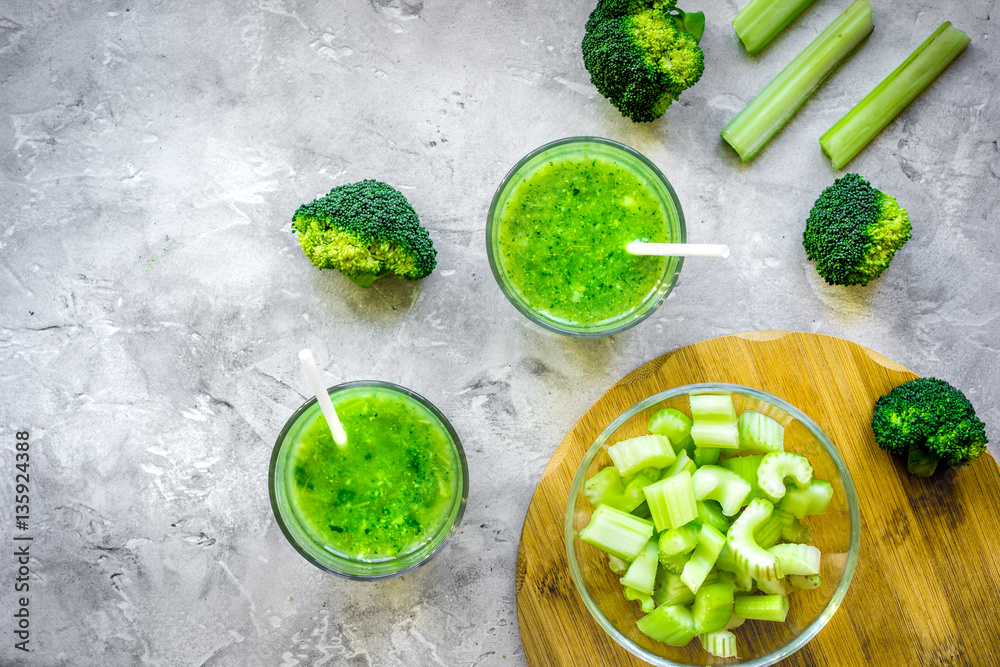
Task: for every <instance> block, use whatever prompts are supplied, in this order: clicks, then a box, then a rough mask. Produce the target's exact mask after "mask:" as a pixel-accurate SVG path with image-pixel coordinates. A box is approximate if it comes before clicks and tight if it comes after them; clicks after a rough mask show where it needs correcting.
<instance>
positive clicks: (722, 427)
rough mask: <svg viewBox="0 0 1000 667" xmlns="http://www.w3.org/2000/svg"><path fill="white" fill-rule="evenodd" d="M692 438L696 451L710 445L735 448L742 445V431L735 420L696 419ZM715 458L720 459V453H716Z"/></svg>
mask: <svg viewBox="0 0 1000 667" xmlns="http://www.w3.org/2000/svg"><path fill="white" fill-rule="evenodd" d="M691 439H692V440H693V441H694V444H695V452H696V453H697V451H698V450H699V449H707V448H709V447H712V448H716V449H734V450H735V449H738V448H739V446H740V432H739V430H738V429H737V427H736V421H735V420H734V421H732V422H710V421H696V422H695V423H694V425H693V426H692V427H691ZM715 460H716V461H718V460H719V459H718V455H716V457H715ZM696 461H697V459H696ZM713 463H714V461H713Z"/></svg>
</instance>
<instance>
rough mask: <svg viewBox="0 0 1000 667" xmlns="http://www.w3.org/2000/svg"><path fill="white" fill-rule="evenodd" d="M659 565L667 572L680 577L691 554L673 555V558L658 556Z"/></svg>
mask: <svg viewBox="0 0 1000 667" xmlns="http://www.w3.org/2000/svg"><path fill="white" fill-rule="evenodd" d="M659 558H660V565H662V566H663V569H665V570H666V571H667V572H670V573H672V574H676V575H678V576H680V574H681V572H683V571H684V566H685V565H687V562H688V560H690V558H691V553H690V552H688V553H680V554H674V555H673V556H660V557H659Z"/></svg>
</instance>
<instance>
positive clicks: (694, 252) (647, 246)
mask: <svg viewBox="0 0 1000 667" xmlns="http://www.w3.org/2000/svg"><path fill="white" fill-rule="evenodd" d="M625 252H627V253H629V254H632V255H658V256H661V257H729V246H727V245H720V244H715V243H645V242H643V241H632V242H631V243H629V244H628V245H627V246H625Z"/></svg>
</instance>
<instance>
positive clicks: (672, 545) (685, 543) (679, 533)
mask: <svg viewBox="0 0 1000 667" xmlns="http://www.w3.org/2000/svg"><path fill="white" fill-rule="evenodd" d="M700 532H701V526H699V525H698V524H697V523H696V522H695V521H691V522H689V523H686V524H684V525H683V526H677V527H676V528H671V529H670V530H665V531H663V532H662V533H660V537H659V553H660V556H661V557H662V556H673V555H675V554H686V553H688V552H690V551H691V550H692V549H694V548H695V546H696V545H697V544H698V534H699V533H700Z"/></svg>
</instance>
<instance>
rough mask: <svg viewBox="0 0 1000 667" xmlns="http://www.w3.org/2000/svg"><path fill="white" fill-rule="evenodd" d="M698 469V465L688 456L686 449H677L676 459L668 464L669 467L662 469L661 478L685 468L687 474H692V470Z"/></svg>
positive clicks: (670, 475)
mask: <svg viewBox="0 0 1000 667" xmlns="http://www.w3.org/2000/svg"><path fill="white" fill-rule="evenodd" d="M697 469H698V466H697V465H696V464H695V462H694V461H692V460H691V457H690V456H688V452H687V450H684V449H679V450H677V460H676V461H674V462H673V463H671V464H670V467H669V468H667V469H666V470H664V471H663V478H666V477H673V476H674V475H676V474H677V473H679V472H681V471H682V470H687V472H688V474H689V475H693V474H694V471H695V470H697Z"/></svg>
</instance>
